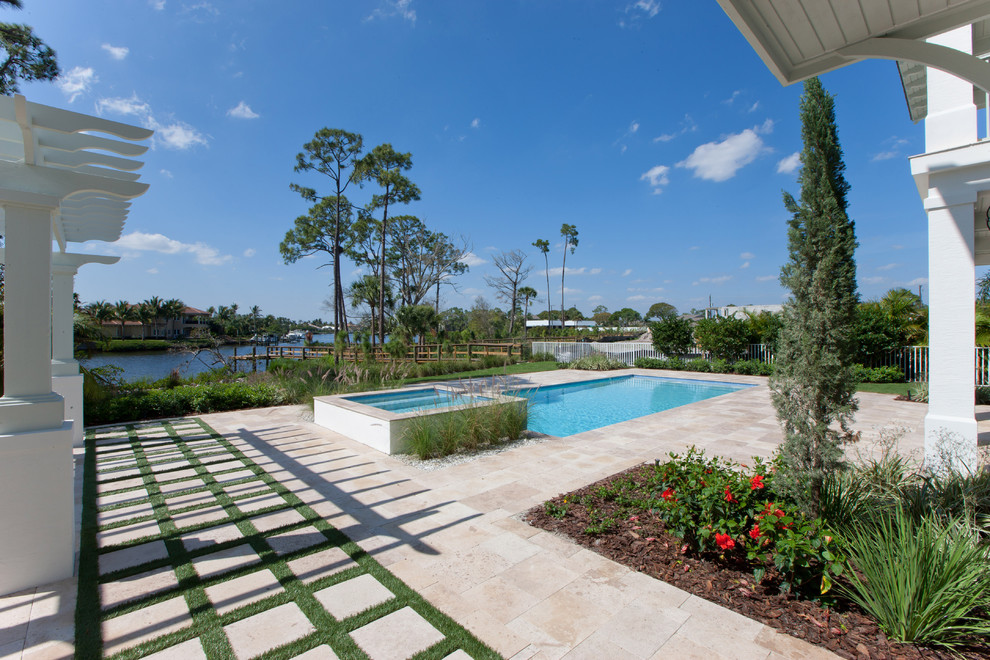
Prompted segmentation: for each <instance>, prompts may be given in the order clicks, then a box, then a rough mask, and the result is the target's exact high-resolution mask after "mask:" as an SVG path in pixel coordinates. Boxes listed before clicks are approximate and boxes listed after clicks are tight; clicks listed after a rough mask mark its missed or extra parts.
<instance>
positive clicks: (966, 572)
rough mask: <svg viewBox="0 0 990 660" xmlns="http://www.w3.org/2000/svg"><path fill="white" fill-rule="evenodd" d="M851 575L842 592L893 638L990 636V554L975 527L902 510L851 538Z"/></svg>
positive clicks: (945, 640) (980, 639)
mask: <svg viewBox="0 0 990 660" xmlns="http://www.w3.org/2000/svg"><path fill="white" fill-rule="evenodd" d="M848 552H849V560H850V563H851V564H852V566H853V567H854V568H855V571H850V573H849V575H848V584H847V585H841V586H840V589H841V591H842V593H844V594H845V595H846V596H847V597H848V598H850V599H851V600H853V601H854V602H855V603H856V604H858V605H859V606H860V607H862V608H863V609H864V610H865V611H866V612H867V613H868V614H869V615H870V616H871V617H873V619H875V620H876V621H877V623H878V625H879V626H880V628H881V629H882V630H883V631H884V632H885V633H886V634H887V635H888V636H889V637H891V638H893V639H895V640H897V641H901V642H914V643H919V644H930V645H937V646H945V647H949V648H954V647H959V646H963V645H967V644H984V643H985V642H986V639H987V636H988V635H990V620H988V619H987V618H986V612H987V611H988V608H990V557H988V552H990V550H988V548H987V546H986V545H981V544H979V543H977V539H976V537H975V535H974V534H973V533H972V530H971V529H969V528H968V526H966V525H961V524H958V521H955V520H951V519H950V520H948V521H944V522H943V521H939V520H937V519H935V518H933V517H926V518H923V519H922V520H921V521H920V522H916V521H915V520H914V519H913V518H912V516H911V515H909V514H908V513H907V512H906V511H905V510H904V509H903V508H901V507H897V508H896V509H895V511H894V512H893V513H892V514H890V515H887V516H884V517H882V518H881V519H880V520H879V521H878V523H877V524H876V525H867V526H860V527H856V528H853V529H852V530H851V532H850V533H849V535H848Z"/></svg>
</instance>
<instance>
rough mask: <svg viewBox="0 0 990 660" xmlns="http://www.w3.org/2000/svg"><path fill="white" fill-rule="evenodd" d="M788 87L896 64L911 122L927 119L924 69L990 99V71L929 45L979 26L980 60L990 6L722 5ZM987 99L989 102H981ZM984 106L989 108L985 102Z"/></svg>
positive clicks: (799, 0)
mask: <svg viewBox="0 0 990 660" xmlns="http://www.w3.org/2000/svg"><path fill="white" fill-rule="evenodd" d="M718 3H719V5H721V7H722V9H723V10H724V11H725V13H726V14H727V15H728V16H729V18H730V19H732V22H733V23H735V25H736V27H737V28H738V29H739V31H740V32H741V33H742V34H743V36H744V37H746V40H747V41H749V44H750V46H752V47H753V50H755V51H756V53H757V54H758V55H759V56H760V58H761V59H762V60H763V62H764V64H766V66H767V68H769V69H770V71H771V72H772V73H773V74H774V76H776V77H777V80H779V81H780V82H781V83H782V84H784V85H790V84H791V83H795V82H798V81H800V80H804V79H805V78H810V77H812V76H817V75H819V74H822V73H826V72H828V71H832V70H834V69H838V68H840V67H843V66H846V65H849V64H854V63H856V62H859V61H862V60H865V59H872V58H879V59H888V60H897V61H898V66H899V69H900V73H901V80H902V82H903V84H904V92H905V97H906V99H907V102H908V108H909V110H910V112H911V118H912V119H914V120H915V121H917V120H919V119H922V118H924V116H925V112H926V110H927V98H926V97H925V94H926V92H925V84H924V83H925V81H924V75H925V74H924V71H925V67H927V66H930V67H933V68H936V69H941V70H943V71H947V72H949V73H952V74H954V75H956V76H959V77H960V78H963V79H964V80H968V81H969V82H971V83H973V85H974V86H976V87H979V88H980V89H982V90H986V91H990V64H988V63H987V62H984V61H982V60H980V59H978V58H976V57H973V56H971V55H968V54H965V53H961V52H959V51H956V50H953V49H950V48H946V47H944V46H939V45H936V44H930V43H927V42H926V41H925V39H927V38H928V37H932V36H934V35H937V34H940V33H942V32H946V31H948V30H951V29H953V28H957V27H959V26H962V25H971V24H972V25H973V39H974V51H973V52H974V53H981V52H987V51H990V43H988V44H987V46H986V47H982V42H986V41H988V30H987V23H986V21H985V20H984V19H985V18H986V17H988V16H990V0H917V1H913V0H912V1H910V2H908V1H907V0H718ZM979 96H980V97H982V96H983V94H982V93H981V94H979ZM981 103H982V101H981Z"/></svg>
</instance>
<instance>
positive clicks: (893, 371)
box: [853, 364, 904, 383]
mask: <svg viewBox="0 0 990 660" xmlns="http://www.w3.org/2000/svg"><path fill="white" fill-rule="evenodd" d="M853 368H854V369H855V371H856V382H859V383H903V382H904V372H903V371H901V369H900V367H873V368H872V369H871V368H870V367H864V366H863V365H861V364H857V365H856V366H855V367H853Z"/></svg>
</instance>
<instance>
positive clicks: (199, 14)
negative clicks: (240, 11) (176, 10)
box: [182, 2, 220, 22]
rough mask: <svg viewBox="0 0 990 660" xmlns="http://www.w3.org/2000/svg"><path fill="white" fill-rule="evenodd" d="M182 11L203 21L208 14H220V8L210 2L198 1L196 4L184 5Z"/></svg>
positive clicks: (194, 18)
mask: <svg viewBox="0 0 990 660" xmlns="http://www.w3.org/2000/svg"><path fill="white" fill-rule="evenodd" d="M182 13H183V14H188V15H191V16H192V18H193V20H195V21H197V22H201V21H202V20H203V19H204V17H206V16H219V15H220V10H219V9H217V8H216V7H214V6H213V5H212V4H210V3H209V2H197V3H196V4H194V5H183V7H182Z"/></svg>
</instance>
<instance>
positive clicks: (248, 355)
mask: <svg viewBox="0 0 990 660" xmlns="http://www.w3.org/2000/svg"><path fill="white" fill-rule="evenodd" d="M448 348H449V352H444V347H443V345H442V344H423V345H422V346H418V345H415V344H414V345H412V346H409V348H408V349H407V350H406V354H405V355H404V356H402V357H399V358H395V357H394V356H392V355H390V354H389V353H387V352H386V351H384V350H383V349H382V347H381V346H375V347H374V348H373V349H372V351H371V353H370V356H369V357H371V358H372V359H374V360H376V361H379V362H386V361H390V360H395V359H399V360H402V361H407V362H416V363H419V362H439V361H441V360H478V359H481V358H483V357H485V356H487V355H502V356H505V357H507V358H511V357H517V356H521V355H522V344H517V343H504V342H471V343H466V344H448ZM333 354H334V349H333V346H252V347H251V350H250V351H245V352H243V353H240V354H238V353H236V352H235V354H234V359H235V360H275V359H287V360H316V359H319V358H326V357H332V356H333ZM341 358H342V359H343V360H345V361H348V362H358V361H361V360H364V359H365V352H364V350H363V349H362V348H361V347H355V346H353V345H352V346H350V347H349V348H347V349H345V350H344V351H343V353H342V354H341Z"/></svg>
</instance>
